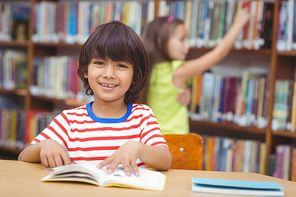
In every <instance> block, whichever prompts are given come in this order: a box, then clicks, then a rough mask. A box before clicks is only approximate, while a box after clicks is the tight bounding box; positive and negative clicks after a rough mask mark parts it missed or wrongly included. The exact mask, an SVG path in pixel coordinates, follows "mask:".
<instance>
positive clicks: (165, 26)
mask: <svg viewBox="0 0 296 197" xmlns="http://www.w3.org/2000/svg"><path fill="white" fill-rule="evenodd" d="M173 19H174V17H173V16H169V17H168V20H167V22H165V24H164V25H163V28H165V29H166V28H167V27H168V25H169V22H171V21H172V20H173Z"/></svg>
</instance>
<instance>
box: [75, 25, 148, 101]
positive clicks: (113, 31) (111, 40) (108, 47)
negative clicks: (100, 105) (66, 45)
mask: <svg viewBox="0 0 296 197" xmlns="http://www.w3.org/2000/svg"><path fill="white" fill-rule="evenodd" d="M92 58H97V59H98V58H101V59H104V60H106V59H107V58H109V59H111V60H113V61H123V62H127V63H129V64H131V65H133V72H134V74H133V81H132V84H131V86H130V88H129V89H128V91H127V92H126V94H125V97H124V101H125V102H126V103H134V102H135V101H136V100H137V99H138V98H139V93H140V91H141V90H142V88H143V87H144V86H145V84H146V81H147V78H148V71H149V65H150V64H149V59H148V55H147V52H146V50H145V48H144V45H143V43H142V41H141V39H140V37H139V36H138V35H137V34H136V32H135V31H134V30H133V29H132V28H130V27H129V26H127V25H125V24H123V23H121V22H119V21H111V22H109V23H105V24H102V25H100V26H98V27H97V28H96V29H95V30H94V31H93V32H92V33H91V34H90V36H89V37H88V39H87V40H86V42H85V43H84V45H83V47H82V49H81V51H80V55H79V66H78V70H77V74H78V76H79V77H80V79H81V80H82V82H83V85H84V88H85V89H86V94H87V95H93V94H94V92H93V90H92V89H91V88H90V86H89V82H88V79H87V78H85V77H84V74H85V73H87V72H88V65H89V64H90V62H91V59H92Z"/></svg>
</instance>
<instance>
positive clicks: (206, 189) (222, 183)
mask: <svg viewBox="0 0 296 197" xmlns="http://www.w3.org/2000/svg"><path fill="white" fill-rule="evenodd" d="M282 189H283V187H282V186H281V185H279V184H278V183H277V182H264V181H244V180H229V179H205V178H192V179H191V190H192V192H200V193H211V194H229V195H253V196H284V191H283V190H282Z"/></svg>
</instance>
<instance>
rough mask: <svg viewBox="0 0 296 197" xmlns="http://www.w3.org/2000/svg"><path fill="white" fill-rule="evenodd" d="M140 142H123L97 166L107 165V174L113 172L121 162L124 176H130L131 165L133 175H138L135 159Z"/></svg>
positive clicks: (138, 152)
mask: <svg viewBox="0 0 296 197" xmlns="http://www.w3.org/2000/svg"><path fill="white" fill-rule="evenodd" d="M140 149H141V143H139V142H134V141H129V142H127V143H125V144H123V145H122V146H121V147H120V148H119V149H118V150H117V151H116V152H115V153H114V154H113V155H111V156H110V157H108V158H107V159H105V160H104V161H103V162H102V163H100V164H99V165H98V166H97V167H98V168H102V167H104V166H107V165H108V166H107V167H106V168H107V170H108V174H111V173H113V172H114V170H115V169H116V168H117V166H118V165H119V164H122V165H123V167H124V171H125V174H126V176H131V167H132V169H133V171H134V174H135V176H139V171H138V166H137V159H138V158H139V155H140V152H141V150H140Z"/></svg>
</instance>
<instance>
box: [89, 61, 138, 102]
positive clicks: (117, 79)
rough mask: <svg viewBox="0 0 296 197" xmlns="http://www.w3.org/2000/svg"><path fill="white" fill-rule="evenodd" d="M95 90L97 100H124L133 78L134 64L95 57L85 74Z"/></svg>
mask: <svg viewBox="0 0 296 197" xmlns="http://www.w3.org/2000/svg"><path fill="white" fill-rule="evenodd" d="M84 77H85V78H88V82H89V85H90V87H91V89H92V90H93V92H94V98H95V100H97V101H99V100H101V101H105V102H112V101H118V100H122V102H124V97H125V94H126V92H127V91H128V89H129V88H130V86H131V84H132V80H133V66H132V65H131V64H128V63H126V62H116V61H113V60H111V59H108V58H107V59H106V60H104V59H95V58H93V59H92V60H91V62H90V64H89V66H88V72H87V73H85V74H84Z"/></svg>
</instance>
